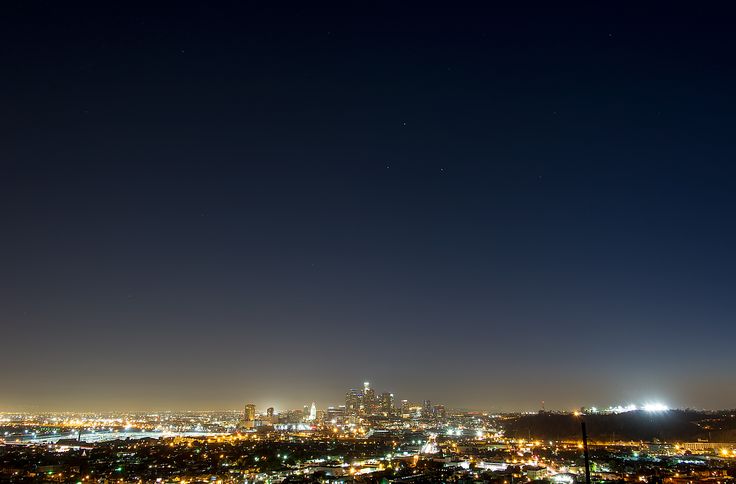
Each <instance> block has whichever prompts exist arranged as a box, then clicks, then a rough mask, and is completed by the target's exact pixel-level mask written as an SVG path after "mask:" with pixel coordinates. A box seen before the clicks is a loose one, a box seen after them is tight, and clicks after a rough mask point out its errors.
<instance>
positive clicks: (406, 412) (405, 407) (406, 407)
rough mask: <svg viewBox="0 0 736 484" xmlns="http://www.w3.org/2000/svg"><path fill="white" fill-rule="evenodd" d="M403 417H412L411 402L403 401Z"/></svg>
mask: <svg viewBox="0 0 736 484" xmlns="http://www.w3.org/2000/svg"><path fill="white" fill-rule="evenodd" d="M401 416H402V417H403V418H409V417H410V416H411V413H410V411H409V400H402V401H401Z"/></svg>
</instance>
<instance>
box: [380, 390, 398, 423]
mask: <svg viewBox="0 0 736 484" xmlns="http://www.w3.org/2000/svg"><path fill="white" fill-rule="evenodd" d="M378 407H379V412H380V413H381V415H383V416H384V417H390V416H391V415H393V414H394V394H393V393H387V392H384V393H381V396H380V398H379V399H378Z"/></svg>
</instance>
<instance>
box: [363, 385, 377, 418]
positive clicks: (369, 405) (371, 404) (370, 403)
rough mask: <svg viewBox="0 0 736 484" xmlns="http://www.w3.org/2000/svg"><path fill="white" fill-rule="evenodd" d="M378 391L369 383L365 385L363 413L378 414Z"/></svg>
mask: <svg viewBox="0 0 736 484" xmlns="http://www.w3.org/2000/svg"><path fill="white" fill-rule="evenodd" d="M376 407H377V401H376V391H375V390H374V389H372V388H371V387H370V383H369V382H365V383H363V411H364V413H366V414H367V415H375V414H376V413H377V408H376Z"/></svg>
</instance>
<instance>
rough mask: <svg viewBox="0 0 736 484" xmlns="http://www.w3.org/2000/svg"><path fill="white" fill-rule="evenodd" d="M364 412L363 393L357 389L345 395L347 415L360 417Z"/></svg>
mask: <svg viewBox="0 0 736 484" xmlns="http://www.w3.org/2000/svg"><path fill="white" fill-rule="evenodd" d="M362 411H363V392H362V391H360V390H357V389H355V388H353V389H351V390H350V391H349V392H347V393H346V394H345V414H346V415H359V414H360V413H362Z"/></svg>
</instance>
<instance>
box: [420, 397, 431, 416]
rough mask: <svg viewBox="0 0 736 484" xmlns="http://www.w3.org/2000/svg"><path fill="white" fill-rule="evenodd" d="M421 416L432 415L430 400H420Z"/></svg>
mask: <svg viewBox="0 0 736 484" xmlns="http://www.w3.org/2000/svg"><path fill="white" fill-rule="evenodd" d="M422 416H423V417H431V416H432V402H430V401H429V400H425V401H424V402H422Z"/></svg>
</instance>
